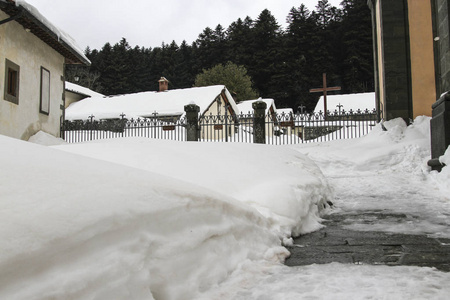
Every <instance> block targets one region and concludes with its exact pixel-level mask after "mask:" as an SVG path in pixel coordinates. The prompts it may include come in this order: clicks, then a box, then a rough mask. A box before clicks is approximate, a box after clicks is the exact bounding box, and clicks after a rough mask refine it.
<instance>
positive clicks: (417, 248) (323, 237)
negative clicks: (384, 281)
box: [285, 211, 450, 272]
mask: <svg viewBox="0 0 450 300" xmlns="http://www.w3.org/2000/svg"><path fill="white" fill-rule="evenodd" d="M361 218H363V219H367V220H370V222H373V223H376V222H377V220H381V219H386V218H389V219H396V220H398V222H401V221H402V220H403V219H406V218H407V216H406V215H403V214H392V213H387V212H385V211H372V212H364V213H358V214H356V213H355V214H348V213H345V214H339V213H335V214H330V215H328V216H325V217H324V219H325V220H326V222H324V225H326V227H325V228H323V229H321V230H319V231H316V232H313V233H310V234H306V235H302V236H300V237H298V238H296V239H294V246H292V247H287V249H288V250H289V251H290V252H291V256H290V257H289V258H288V259H287V260H286V262H285V263H286V265H288V266H300V265H310V264H326V263H331V262H338V263H349V264H370V265H390V266H400V265H405V266H426V267H435V268H436V269H438V270H441V271H446V272H450V239H447V238H433V237H428V236H427V235H424V234H422V235H411V234H398V233H388V232H380V231H355V230H349V229H346V228H345V227H346V225H348V224H349V223H350V222H351V220H352V219H361Z"/></svg>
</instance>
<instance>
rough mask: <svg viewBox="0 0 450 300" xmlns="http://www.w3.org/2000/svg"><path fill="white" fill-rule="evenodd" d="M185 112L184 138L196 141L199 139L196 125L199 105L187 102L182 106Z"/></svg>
mask: <svg viewBox="0 0 450 300" xmlns="http://www.w3.org/2000/svg"><path fill="white" fill-rule="evenodd" d="M184 111H185V112H186V140H187V141H195V142H196V141H198V139H199V126H198V113H199V111H200V107H199V106H198V105H196V104H188V105H185V106H184Z"/></svg>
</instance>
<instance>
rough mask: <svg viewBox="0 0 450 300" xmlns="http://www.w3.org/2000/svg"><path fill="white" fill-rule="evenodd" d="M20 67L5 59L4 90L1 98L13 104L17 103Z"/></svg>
mask: <svg viewBox="0 0 450 300" xmlns="http://www.w3.org/2000/svg"><path fill="white" fill-rule="evenodd" d="M19 78H20V67H19V66H18V65H16V64H15V63H13V62H12V61H10V60H8V59H6V60H5V91H4V96H3V98H4V99H5V100H6V101H9V102H12V103H14V104H19Z"/></svg>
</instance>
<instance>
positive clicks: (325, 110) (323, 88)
mask: <svg viewBox="0 0 450 300" xmlns="http://www.w3.org/2000/svg"><path fill="white" fill-rule="evenodd" d="M322 77H323V87H321V88H317V89H310V90H309V92H310V93H316V92H323V111H324V112H323V113H324V116H326V115H327V92H329V91H340V90H341V87H340V86H334V87H327V73H323V74H322Z"/></svg>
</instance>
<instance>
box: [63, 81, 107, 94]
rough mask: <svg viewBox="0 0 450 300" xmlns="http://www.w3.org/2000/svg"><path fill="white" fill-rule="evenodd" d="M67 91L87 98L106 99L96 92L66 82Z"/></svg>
mask: <svg viewBox="0 0 450 300" xmlns="http://www.w3.org/2000/svg"><path fill="white" fill-rule="evenodd" d="M66 91H69V92H73V93H76V94H80V95H83V96H86V97H105V95H103V94H100V93H97V92H94V91H93V90H91V89H88V88H87V87H84V86H81V85H78V84H75V83H72V82H69V81H66Z"/></svg>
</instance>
